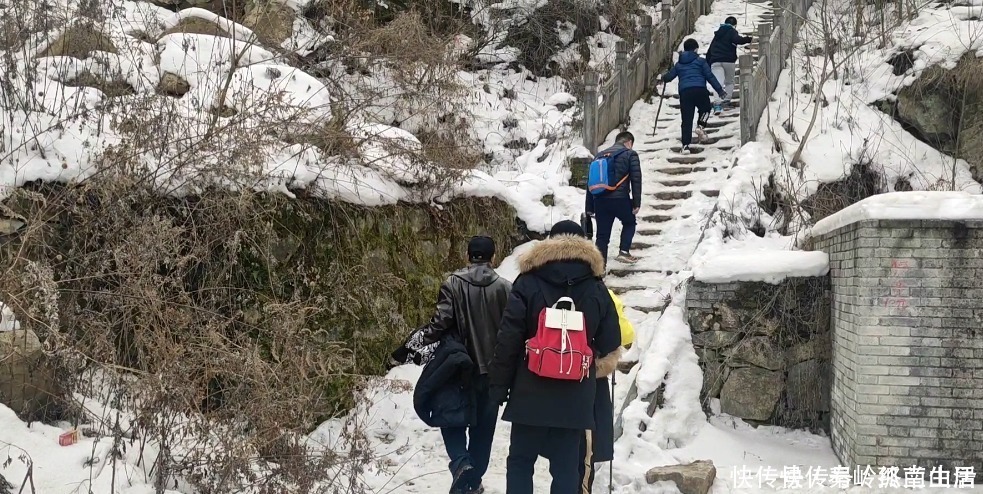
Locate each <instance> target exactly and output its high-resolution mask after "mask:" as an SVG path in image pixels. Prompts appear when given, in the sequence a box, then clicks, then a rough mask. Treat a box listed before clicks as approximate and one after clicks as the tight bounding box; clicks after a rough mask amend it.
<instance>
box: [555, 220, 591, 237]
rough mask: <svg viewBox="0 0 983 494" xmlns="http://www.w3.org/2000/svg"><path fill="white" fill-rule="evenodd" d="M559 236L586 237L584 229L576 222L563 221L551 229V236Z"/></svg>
mask: <svg viewBox="0 0 983 494" xmlns="http://www.w3.org/2000/svg"><path fill="white" fill-rule="evenodd" d="M557 235H576V236H578V237H586V236H587V235H586V234H585V233H584V229H583V228H582V227H581V226H580V225H578V224H577V223H576V222H575V221H570V220H563V221H560V222H557V223H556V224H555V225H553V228H550V236H551V237H555V236H557Z"/></svg>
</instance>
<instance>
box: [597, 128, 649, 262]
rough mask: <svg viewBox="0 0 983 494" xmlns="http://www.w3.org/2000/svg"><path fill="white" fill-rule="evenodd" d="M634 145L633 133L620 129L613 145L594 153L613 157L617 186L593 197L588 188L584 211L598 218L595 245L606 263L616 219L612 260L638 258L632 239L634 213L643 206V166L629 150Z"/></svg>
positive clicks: (636, 260)
mask: <svg viewBox="0 0 983 494" xmlns="http://www.w3.org/2000/svg"><path fill="white" fill-rule="evenodd" d="M634 145H635V136H634V135H633V134H632V133H631V132H622V133H620V134H618V135H617V136H615V138H614V146H611V147H609V148H607V149H604V150H602V151H600V152H599V153H597V155H598V156H611V157H612V159H613V160H614V166H613V167H612V169H611V170H610V173H611V174H612V175H611V179H612V182H614V183H619V184H620V185H618V188H617V189H615V190H612V191H609V192H605V193H603V194H601V195H598V196H596V197H595V196H594V194H592V193H591V192H590V191H587V202H586V204H585V205H584V211H585V212H586V213H587V215H588V216H591V217H595V218H597V241H596V242H597V244H596V245H597V250H599V251H601V256H602V257H604V263H605V266H607V262H608V244H610V243H611V229H612V228H614V220H615V219H617V220H618V221H620V222H621V243H620V244H618V257H616V258H615V260H616V261H618V262H622V263H625V264H635V263H636V262H638V258H637V257H635V256H633V255H631V242H632V239H633V238H634V237H635V225H636V220H635V215H637V214H638V210H639V208H641V207H642V165H641V161H640V160H639V158H638V153H637V152H635V151H633V150H632V146H634Z"/></svg>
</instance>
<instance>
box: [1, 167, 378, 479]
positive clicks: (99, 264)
mask: <svg viewBox="0 0 983 494" xmlns="http://www.w3.org/2000/svg"><path fill="white" fill-rule="evenodd" d="M43 190H44V192H45V193H44V195H40V194H33V193H31V192H29V191H22V192H18V193H17V197H16V198H14V200H15V202H17V203H18V205H19V207H21V208H24V207H29V208H31V210H32V213H31V215H30V217H31V224H32V225H34V226H32V227H29V228H28V230H27V231H26V232H25V233H24V234H23V235H22V237H21V238H20V239H19V241H18V242H17V244H15V245H6V246H4V247H3V249H4V250H5V252H4V256H3V259H4V261H3V264H2V266H0V297H2V298H3V300H4V301H5V302H6V303H7V304H8V305H9V306H10V307H11V308H12V309H13V310H14V311H15V312H16V313H17V314H18V318H19V319H21V320H22V321H25V326H27V327H30V328H31V329H34V330H35V332H37V333H38V334H39V336H41V337H42V339H43V340H44V341H45V345H46V346H47V347H48V348H50V351H51V354H52V356H53V357H55V358H56V359H57V361H58V362H59V364H60V365H61V366H62V368H63V370H64V371H65V372H66V377H67V378H69V381H68V382H70V383H71V387H72V389H73V390H76V391H81V390H83V389H85V388H87V387H88V386H90V385H89V384H87V383H91V382H93V381H94V376H95V375H97V374H98V375H101V376H103V377H104V379H108V387H107V388H103V392H108V393H109V394H110V395H116V398H115V401H116V402H117V406H118V407H119V409H122V410H126V412H127V414H132V420H131V422H132V423H131V424H130V425H129V426H127V427H124V428H123V429H124V430H118V431H115V432H114V429H113V428H112V427H108V428H103V431H102V434H106V435H113V434H118V435H121V437H122V436H126V437H133V438H140V440H141V441H149V442H150V443H152V444H153V445H154V447H156V448H158V449H159V454H158V455H157V457H156V462H157V464H156V465H154V468H153V470H152V472H153V478H154V479H155V480H154V483H155V485H157V486H158V490H159V491H160V490H161V489H163V488H164V487H165V486H168V485H170V484H172V483H173V482H174V481H175V479H182V480H183V481H187V482H191V483H192V484H193V485H195V486H196V487H197V488H198V489H200V490H201V492H257V493H266V492H270V493H272V492H284V489H286V488H287V487H288V486H289V487H290V489H291V492H321V490H320V489H323V488H325V485H324V484H325V482H328V481H329V480H330V476H332V475H337V473H338V472H337V470H338V468H340V467H341V466H343V465H346V464H348V462H350V461H354V460H352V459H351V458H345V457H344V455H340V453H341V452H339V451H321V452H317V451H309V450H307V449H306V447H305V446H304V443H303V441H302V438H303V435H305V433H306V432H307V431H309V430H310V427H312V426H313V425H314V424H316V423H318V422H320V421H322V420H324V419H325V418H327V417H331V416H333V415H336V414H338V413H340V412H344V411H347V410H349V409H351V407H352V406H353V405H354V403H355V402H354V401H353V400H354V398H355V392H356V390H357V387H353V385H357V384H359V383H360V382H362V378H360V377H359V376H360V375H361V372H362V371H361V370H360V369H362V366H359V365H357V363H356V360H355V352H354V349H353V348H352V346H351V345H350V344H348V343H346V342H345V341H344V340H343V339H342V338H343V337H344V332H343V331H340V330H339V328H333V327H331V326H326V325H324V322H325V321H326V320H328V318H327V314H328V313H330V312H331V311H332V309H333V307H334V306H335V305H334V304H332V303H331V302H330V301H328V300H325V299H326V298H328V297H334V298H337V297H338V295H337V294H335V293H332V292H333V291H332V290H330V289H329V290H327V291H323V292H322V291H320V290H317V291H314V290H310V289H306V288H305V287H304V284H305V283H307V284H317V285H318V286H319V287H326V286H327V287H331V286H333V287H334V290H338V291H342V292H344V291H348V290H351V289H352V288H351V287H350V286H349V285H348V283H353V282H356V281H355V280H353V279H352V278H350V277H348V276H338V277H336V278H335V279H332V280H315V279H313V278H310V279H308V278H305V276H304V275H303V271H301V272H300V273H301V274H300V275H299V276H297V277H296V278H292V280H291V281H289V282H287V280H280V279H278V277H279V275H275V274H274V271H273V270H272V266H274V265H275V264H276V263H277V262H280V263H283V262H289V261H288V259H287V258H284V257H283V253H282V252H281V251H282V249H283V248H284V246H283V242H284V240H281V233H280V232H279V231H278V224H277V222H274V221H263V220H261V219H260V218H264V217H267V218H270V219H273V218H276V217H278V216H279V214H278V211H279V210H280V208H281V207H282V206H283V203H282V201H283V199H279V200H278V199H276V198H267V199H264V198H262V197H260V196H256V195H255V194H251V193H247V194H226V193H214V194H209V195H205V196H201V197H199V198H196V199H194V200H190V201H189V200H185V201H175V200H171V199H166V198H162V197H161V196H160V195H159V194H158V193H157V191H156V190H155V189H154V188H151V187H146V186H145V184H144V183H143V182H141V181H140V180H133V178H132V176H128V175H125V174H107V175H105V176H104V177H100V178H95V179H93V180H90V181H87V182H85V183H84V184H83V185H81V186H79V187H67V188H61V187H55V188H47V187H46V188H45V189H43ZM45 220H47V221H45ZM278 259H279V260H278ZM317 275H318V276H320V275H321V273H320V272H318V273H317ZM311 276H314V274H313V273H312V275H311ZM376 280H380V277H377V278H376ZM384 283H385V277H381V281H376V283H375V284H384ZM358 284H359V286H361V287H366V285H365V283H364V282H363V281H358ZM370 284H371V283H370ZM372 289H384V288H382V287H381V286H376V287H372ZM106 390H108V391H106ZM104 398H105V399H107V400H108V401H107V403H108V402H112V401H113V400H112V399H111V396H105V397H104ZM94 419H95V418H93V417H89V420H94ZM97 422H98V420H97ZM104 425H105V424H104ZM347 454H350V455H359V454H366V455H367V454H368V453H367V452H365V451H359V450H358V449H357V448H350V450H348V453H347ZM339 455H340V456H339ZM298 488H299V489H300V490H295V489H298Z"/></svg>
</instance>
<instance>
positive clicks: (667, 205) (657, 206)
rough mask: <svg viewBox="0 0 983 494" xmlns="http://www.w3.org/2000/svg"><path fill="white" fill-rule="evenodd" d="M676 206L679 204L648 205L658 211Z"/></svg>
mask: <svg viewBox="0 0 983 494" xmlns="http://www.w3.org/2000/svg"><path fill="white" fill-rule="evenodd" d="M645 195H650V194H645ZM676 206H677V205H676V204H649V205H648V207H650V208H652V209H654V210H656V211H669V210H670V209H673V208H675V207H676Z"/></svg>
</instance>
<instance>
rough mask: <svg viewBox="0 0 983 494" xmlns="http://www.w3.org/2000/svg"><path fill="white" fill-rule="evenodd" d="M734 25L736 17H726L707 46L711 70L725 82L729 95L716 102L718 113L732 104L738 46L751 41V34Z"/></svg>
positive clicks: (718, 78) (725, 89) (714, 109)
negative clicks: (748, 34)
mask: <svg viewBox="0 0 983 494" xmlns="http://www.w3.org/2000/svg"><path fill="white" fill-rule="evenodd" d="M734 26H737V19H736V18H734V17H733V16H731V17H728V18H727V19H725V20H724V23H723V24H721V25H720V28H719V29H717V32H715V33H713V41H711V42H710V47H709V48H707V63H708V64H710V71H711V72H713V75H714V76H715V77H716V78H717V80H718V81H721V82H723V84H724V91H725V92H726V93H727V95H728V98H727V99H718V100H717V101H715V102H714V106H713V112H714V113H715V114H718V115H719V114H720V112H721V111H722V110H723V106H724V105H729V104H730V96H733V95H734V74H735V67H736V65H737V47H738V46H740V45H746V44H748V43H750V42H751V37H750V36H741V33H739V32H737V29H736V28H735V27H734ZM748 75H750V74H748Z"/></svg>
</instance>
